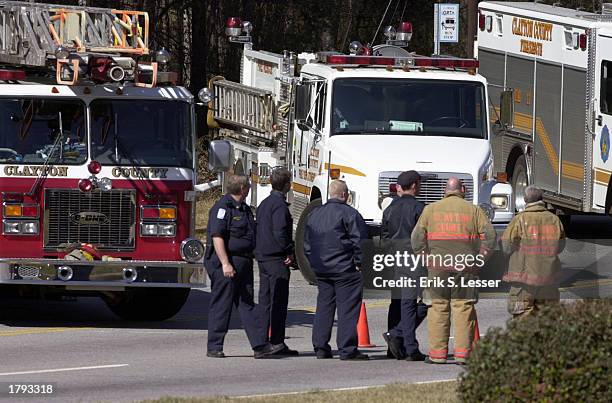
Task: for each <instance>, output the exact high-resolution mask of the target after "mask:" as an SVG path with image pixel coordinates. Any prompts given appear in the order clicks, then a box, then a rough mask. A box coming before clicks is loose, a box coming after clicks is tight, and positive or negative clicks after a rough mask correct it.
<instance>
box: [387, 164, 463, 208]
mask: <svg viewBox="0 0 612 403" xmlns="http://www.w3.org/2000/svg"><path fill="white" fill-rule="evenodd" d="M400 173H401V172H399V171H397V172H395V171H387V172H381V173H380V175H379V176H378V192H379V193H382V194H388V193H389V185H391V184H392V183H397V177H398V176H399V174H400ZM419 173H420V174H421V177H422V178H423V180H422V181H421V192H420V194H419V196H418V197H417V199H419V200H420V201H422V202H423V203H425V204H429V203H433V202H435V201H438V200H440V199H442V198H443V197H444V186H445V185H446V181H447V180H448V178H450V177H451V176H455V177H457V178H459V179H461V180H462V181H463V184H464V185H465V189H466V194H465V200H468V201H470V202H471V201H472V200H473V199H474V181H473V180H472V175H470V174H458V173H453V172H419Z"/></svg>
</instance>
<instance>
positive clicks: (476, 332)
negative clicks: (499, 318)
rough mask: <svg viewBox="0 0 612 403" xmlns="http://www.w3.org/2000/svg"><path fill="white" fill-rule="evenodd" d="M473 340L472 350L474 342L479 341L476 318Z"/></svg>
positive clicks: (474, 345) (476, 320)
mask: <svg viewBox="0 0 612 403" xmlns="http://www.w3.org/2000/svg"><path fill="white" fill-rule="evenodd" d="M474 322H475V323H474V340H473V341H472V350H473V349H474V347H476V342H477V341H478V340H480V329H478V318H476V319H475V320H474Z"/></svg>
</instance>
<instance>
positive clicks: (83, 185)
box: [79, 179, 93, 192]
mask: <svg viewBox="0 0 612 403" xmlns="http://www.w3.org/2000/svg"><path fill="white" fill-rule="evenodd" d="M92 189H93V183H92V182H91V181H90V180H89V179H81V180H80V181H79V190H80V191H81V192H91V190H92Z"/></svg>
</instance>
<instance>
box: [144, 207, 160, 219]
mask: <svg viewBox="0 0 612 403" xmlns="http://www.w3.org/2000/svg"><path fill="white" fill-rule="evenodd" d="M141 218H142V219H143V220H156V219H158V218H159V208H157V207H143V208H142V217H141Z"/></svg>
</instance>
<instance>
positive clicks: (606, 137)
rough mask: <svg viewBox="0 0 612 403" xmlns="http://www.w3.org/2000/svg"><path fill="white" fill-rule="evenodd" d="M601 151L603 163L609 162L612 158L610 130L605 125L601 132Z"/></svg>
mask: <svg viewBox="0 0 612 403" xmlns="http://www.w3.org/2000/svg"><path fill="white" fill-rule="evenodd" d="M599 150H600V151H601V159H602V161H603V162H606V161H608V157H609V156H610V131H609V130H608V125H605V126H604V128H603V129H602V131H601V139H600V140H599Z"/></svg>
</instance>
